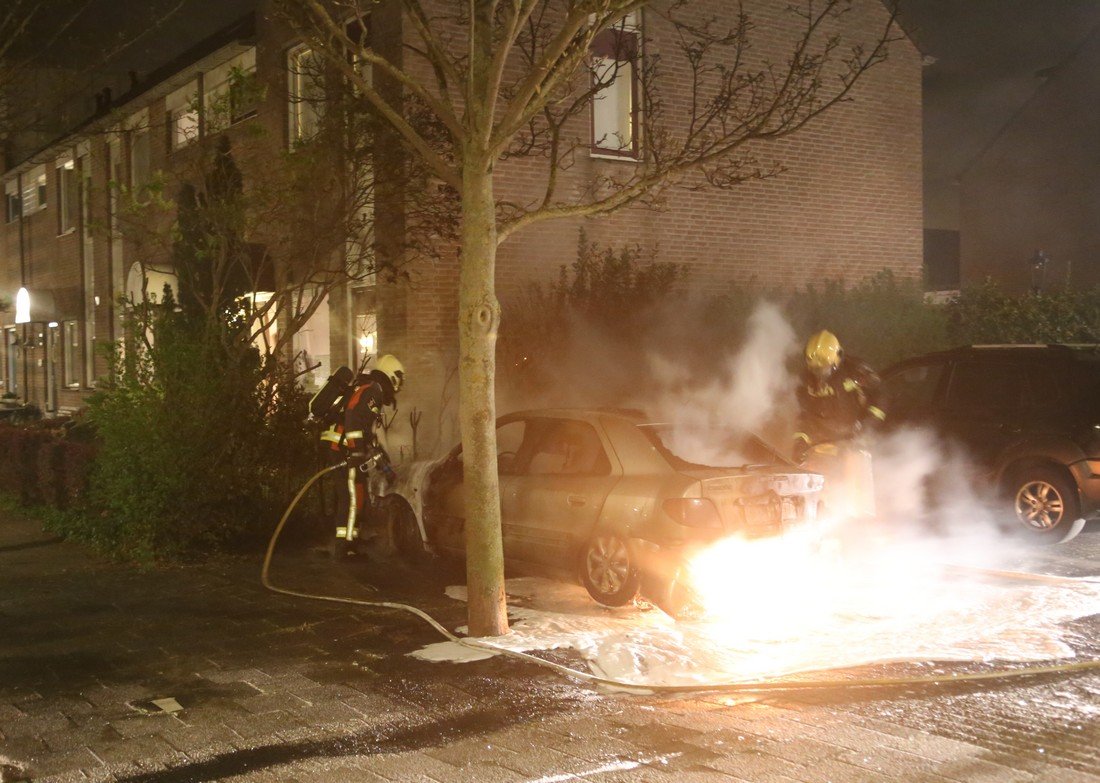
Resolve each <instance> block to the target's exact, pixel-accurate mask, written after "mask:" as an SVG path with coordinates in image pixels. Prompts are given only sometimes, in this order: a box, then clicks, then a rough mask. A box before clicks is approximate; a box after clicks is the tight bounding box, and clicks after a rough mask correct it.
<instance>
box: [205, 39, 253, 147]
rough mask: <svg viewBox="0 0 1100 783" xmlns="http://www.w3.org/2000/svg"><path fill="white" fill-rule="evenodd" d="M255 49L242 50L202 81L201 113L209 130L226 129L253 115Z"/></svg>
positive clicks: (214, 69) (210, 72) (212, 70)
mask: <svg viewBox="0 0 1100 783" xmlns="http://www.w3.org/2000/svg"><path fill="white" fill-rule="evenodd" d="M255 74H256V49H255V47H252V48H250V49H247V50H245V51H244V52H242V53H241V54H239V55H237V56H236V57H234V58H233V59H231V60H227V61H226V62H224V63H222V64H221V65H219V66H217V67H216V68H212V69H211V70H210V71H208V72H207V73H206V75H205V76H204V77H203V82H204V87H203V90H204V94H203V110H204V111H205V113H206V114H205V120H206V124H207V126H208V127H209V128H211V129H221V128H227V127H229V126H230V125H232V124H233V123H235V122H240V121H241V120H244V119H247V118H248V117H252V116H253V115H255V114H256V106H257V103H258V99H259V91H258V90H257V88H256V78H255Z"/></svg>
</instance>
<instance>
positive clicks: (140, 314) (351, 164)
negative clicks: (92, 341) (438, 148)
mask: <svg viewBox="0 0 1100 783" xmlns="http://www.w3.org/2000/svg"><path fill="white" fill-rule="evenodd" d="M307 76H308V77H309V78H311V79H313V80H316V81H317V82H318V83H321V82H328V83H329V86H330V87H332V86H333V85H332V84H331V83H332V82H333V81H335V80H338V79H340V78H342V77H341V76H340V75H339V74H333V73H331V72H329V71H328V69H325V68H323V67H319V66H318V67H314V68H313V69H312V71H311V72H309V73H308V74H307ZM343 96H344V94H343V93H342V92H341V91H340V90H339V89H335V88H334V89H330V90H329V91H328V92H327V94H326V95H325V96H322V95H320V94H318V95H317V96H316V97H314V98H303V99H302V100H303V101H306V100H308V101H310V103H311V105H310V107H309V111H310V112H312V113H313V116H315V117H316V126H315V127H314V128H313V129H312V132H311V134H310V136H309V138H307V139H304V140H302V141H301V142H300V143H298V144H296V145H295V148H294V149H293V150H290V151H287V150H282V149H279V147H280V146H281V145H280V144H279V142H278V141H274V142H273V141H272V140H271V139H270V138H268V137H267V135H266V134H265V133H264V132H263V131H262V129H261V128H260V127H259V126H252V127H251V128H244V127H236V128H234V127H230V126H232V125H233V124H234V123H233V121H232V117H233V114H234V111H235V109H234V107H235V106H239V105H241V104H244V105H253V104H256V103H258V102H260V101H261V100H262V98H263V95H262V88H261V86H260V85H259V84H258V83H257V82H256V79H255V76H254V75H253V74H250V73H244V72H237V73H234V74H233V75H232V77H231V80H230V86H229V89H228V91H227V92H226V93H225V94H224V95H221V96H220V97H218V98H216V99H214V100H213V101H211V102H208V103H207V104H206V105H205V106H203V117H204V132H203V133H202V134H199V133H198V131H197V127H196V129H195V130H194V131H192V136H193V138H191V139H189V140H188V144H187V148H186V149H184V150H183V151H182V154H176V155H173V156H172V157H171V160H170V161H169V162H168V165H167V166H166V167H165V168H164V169H162V170H160V171H158V172H157V173H156V175H155V176H154V177H153V178H151V180H150V181H149V182H147V183H143V184H139V183H134V184H133V185H131V186H125V185H124V184H122V183H112V187H114V188H115V189H116V190H117V191H119V197H120V198H119V199H118V201H119V204H120V210H119V220H118V226H117V230H118V231H119V233H121V234H122V236H123V237H124V239H125V240H126V241H127V242H128V243H129V245H130V247H131V251H132V257H134V258H136V259H137V261H136V263H138V264H140V265H141V266H142V267H143V270H142V271H143V281H145V287H146V288H147V281H148V280H149V279H150V278H152V279H157V276H156V275H155V274H151V273H153V272H156V271H163V270H171V271H172V272H173V273H174V274H175V277H176V279H177V284H176V286H175V291H174V292H173V295H174V297H175V298H176V301H177V303H178V305H179V306H180V307H181V308H182V309H183V311H184V312H185V313H188V314H190V315H191V316H193V317H194V320H195V321H196V322H198V323H203V324H220V325H223V326H224V325H230V326H231V327H232V328H230V329H223V330H222V333H221V336H222V339H223V340H224V341H225V347H226V348H227V349H232V348H233V347H234V346H254V347H256V348H258V349H259V350H260V352H261V354H262V355H263V356H264V357H265V359H276V360H285V358H286V357H287V355H288V353H289V351H290V347H291V345H292V340H293V338H294V336H295V335H296V334H297V333H298V332H299V331H300V330H301V329H302V328H303V327H304V326H305V325H306V323H307V322H308V321H309V319H310V318H311V317H312V316H313V315H314V313H316V312H317V310H318V309H319V308H320V307H322V306H323V305H324V304H325V302H326V301H327V299H328V297H329V296H330V295H331V294H333V293H334V292H336V291H338V290H342V288H343V287H344V286H347V285H354V284H356V283H362V282H364V281H366V280H368V279H371V278H373V279H378V278H381V279H382V281H383V282H385V281H387V280H391V279H395V278H398V277H400V276H402V275H403V274H404V270H403V269H402V263H401V262H402V259H403V258H404V257H405V256H406V255H408V254H419V253H420V252H421V251H423V252H429V251H428V250H427V249H423V248H420V247H417V246H411V247H403V248H402V250H403V251H405V252H403V253H396V254H392V253H391V254H388V255H387V254H382V255H380V254H379V253H378V252H377V245H378V242H377V237H376V234H375V230H374V229H375V225H376V221H375V220H374V207H375V203H376V192H377V178H376V173H375V165H374V155H373V149H374V134H375V129H374V128H373V127H372V126H371V120H370V119H369V118H367V117H364V116H363V115H362V114H351V113H349V112H347V111H345V107H344V106H343V105H342V100H343ZM197 100H198V98H197V97H196V101H197ZM193 110H194V111H195V112H196V116H197V112H198V106H197V105H196V106H195V107H194V109H193ZM150 130H152V128H149V127H139V128H130V129H129V132H132V133H134V132H137V133H143V132H149V131H150ZM405 173H406V175H407V176H408V177H410V178H414V179H410V180H407V181H405V182H404V183H403V184H404V185H405V187H404V188H402V192H403V193H404V194H406V195H407V198H406V200H405V202H404V204H403V205H402V206H403V208H404V209H403V212H404V214H405V215H406V218H407V222H408V224H410V225H411V226H412V231H411V236H413V237H423V236H428V235H432V236H446V235H447V234H448V233H453V224H454V216H453V209H451V208H450V205H449V204H448V199H447V198H446V197H445V196H443V195H440V194H438V193H436V192H435V191H432V190H430V189H426V188H424V187H421V186H419V185H421V184H422V183H421V182H420V180H423V179H424V175H423V173H422V172H420V171H419V170H418V169H417V167H415V166H413V167H409V168H408V169H407V170H406V172H405ZM415 178H419V180H418V179H415ZM261 292H262V293H263V296H260V295H259V293H261ZM135 294H136V295H135ZM160 295H161V292H160V291H156V290H152V291H150V290H142V291H141V292H140V294H138V293H137V292H133V294H132V295H131V296H130V298H129V301H128V302H126V304H127V306H128V309H129V312H130V313H131V316H132V317H133V318H134V319H135V321H134V325H135V327H136V328H135V329H133V330H131V331H132V333H133V335H134V336H135V337H136V338H137V339H142V338H143V337H146V336H147V335H148V334H149V329H148V328H147V327H148V325H149V322H150V321H151V319H152V318H153V317H154V316H155V307H153V308H149V307H146V306H145V305H146V304H147V303H151V304H153V305H155V304H156V302H157V299H158V297H159V296H160Z"/></svg>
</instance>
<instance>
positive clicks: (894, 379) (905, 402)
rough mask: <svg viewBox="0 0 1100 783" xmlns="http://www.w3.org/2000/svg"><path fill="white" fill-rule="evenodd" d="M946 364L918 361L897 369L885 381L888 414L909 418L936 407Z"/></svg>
mask: <svg viewBox="0 0 1100 783" xmlns="http://www.w3.org/2000/svg"><path fill="white" fill-rule="evenodd" d="M943 370H944V364H943V363H939V362H937V363H935V364H918V365H914V366H912V367H906V368H905V369H903V370H901V371H900V372H896V373H894V374H893V375H891V376H889V377H888V378H886V379H885V380H883V382H882V391H883V397H884V404H885V408H886V413H887V415H888V416H890V417H891V418H895V417H896V418H898V419H902V420H904V419H907V418H909V417H910V416H915V415H918V414H921V413H927V412H928V411H930V410H931V408H932V403H933V402H934V401H935V398H936V391H937V390H938V389H939V385H940V380H941V379H942V378H943Z"/></svg>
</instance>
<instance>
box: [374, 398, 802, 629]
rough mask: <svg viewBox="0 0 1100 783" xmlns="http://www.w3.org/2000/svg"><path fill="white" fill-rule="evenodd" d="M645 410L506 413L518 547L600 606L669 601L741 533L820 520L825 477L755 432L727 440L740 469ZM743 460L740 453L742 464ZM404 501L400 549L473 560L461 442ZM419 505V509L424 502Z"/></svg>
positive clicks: (397, 522)
mask: <svg viewBox="0 0 1100 783" xmlns="http://www.w3.org/2000/svg"><path fill="white" fill-rule="evenodd" d="M667 434H668V432H667V429H666V428H665V427H663V426H662V425H659V424H654V423H652V422H649V421H647V419H646V417H645V416H644V415H643V414H641V413H640V412H634V411H621V410H614V411H612V410H535V411H525V412H520V413H513V414H511V415H508V416H504V417H502V418H501V419H499V420H498V422H497V449H498V453H497V463H498V467H499V471H500V498H501V518H502V525H503V530H502V533H503V542H504V556H505V559H506V561H507V562H508V563H509V564H510V565H511V566H512V567H517V566H518V567H520V568H523V567H535V568H537V569H539V570H547V571H556V572H564V573H566V574H568V575H569V576H570V578H579V580H580V582H581V584H583V585H584V587H585V588H586V589H587V590H588V593H589V594H590V595H591V596H592V598H594V599H595V600H596V601H597V602H599V603H601V604H603V605H605V606H622V605H624V604H627V603H629V602H630V601H632V600H633V599H634V597H635V596H636V595H638V594H639V592H640V593H641V594H643V595H644V596H646V597H647V598H649V599H650V600H652V601H653V602H654V603H656V604H657V605H659V606H661V607H663V608H666V609H668V608H669V607H670V606H675V605H676V604H677V599H676V596H675V595H674V593H675V590H676V584H677V577H678V575H679V573H680V569H681V568H682V566H683V565H684V564H685V563H686V562H687V560H688V559H689V558H690V557H691V556H693V554H694V553H696V552H698V551H700V550H702V549H704V548H706V547H707V546H709V545H711V544H713V543H715V542H717V541H719V540H721V539H724V538H728V537H731V536H741V537H745V538H759V537H768V536H775V535H777V534H779V533H782V532H784V531H785V530H787V529H790V528H793V527H802V526H805V525H813V524H815V522H816V520H817V518H818V514H819V510H820V509H819V507H820V496H821V490H822V486H823V479H822V477H821V476H820V475H818V474H816V473H810V472H808V471H804V470H801V469H800V468H798V467H795V466H793V465H792V464H791V463H790V462H788V461H787V460H786V459H784V458H783V457H782V456H780V455H779V454H778V453H776V452H775V451H774V450H772V449H771V448H770V447H768V446H767V445H766V444H765V443H764V442H763V441H762V440H760V439H759V438H757V437H755V436H753V435H732V434H730V435H727V436H726V437H725V438H724V441H725V442H723V443H722V446H723V453H728V454H731V455H735V456H736V458H737V459H736V461H737V462H738V463H739V464H736V465H735V466H732V467H715V466H708V465H698V464H693V463H691V462H688V461H686V460H684V459H682V458H680V457H679V456H677V455H676V454H674V453H673V451H672V450H671V449H670V448H669V446H668V445H667V443H666V435H667ZM730 461H731V462H733V461H734V460H732V459H731V460H730ZM419 483H420V485H421V486H419V487H415V486H414V487H412V488H411V490H409V492H406V493H405V495H406V497H407V499H408V501H409V502H408V503H399V504H396V505H397V506H398V508H396V511H395V513H394V516H393V518H392V522H391V524H393V525H394V540H395V543H396V545H397V548H398V551H399V552H401V553H403V554H405V555H409V556H413V557H415V556H418V555H419V554H422V553H423V552H424V551H426V550H427V551H431V552H434V553H437V554H440V555H448V554H450V555H459V554H461V553H462V551H463V547H464V541H465V538H464V537H465V524H464V522H465V520H464V487H463V464H462V449H461V446H458V447H455V448H454V449H453V450H452V451H451V452H450V454H448V456H447V457H445V458H444V459H442V460H440V461H439V462H437V463H434V465H433V466H432V467H431V468H430V469H429V470H427V471H426V473H425V475H424V476H423V480H422V481H421V482H419ZM414 509H417V510H414Z"/></svg>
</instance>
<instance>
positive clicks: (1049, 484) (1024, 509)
mask: <svg viewBox="0 0 1100 783" xmlns="http://www.w3.org/2000/svg"><path fill="white" fill-rule="evenodd" d="M1009 492H1010V493H1011V498H1012V507H1013V511H1014V512H1015V514H1016V519H1017V520H1019V521H1020V522H1021V523H1023V524H1024V525H1025V526H1026V527H1027V529H1028V530H1030V531H1031V532H1033V533H1039V534H1047V533H1053V532H1054V531H1062V530H1065V529H1066V528H1069V527H1070V526H1072V525H1073V523H1074V522H1075V521H1076V520H1077V518H1078V517H1080V516H1081V504H1080V501H1079V500H1078V497H1077V487H1076V486H1075V485H1074V483H1073V481H1072V480H1070V479H1069V478H1068V477H1066V476H1065V475H1063V474H1062V472H1061V471H1059V470H1057V469H1055V468H1050V467H1047V466H1043V465H1037V466H1035V467H1031V468H1023V469H1020V470H1017V471H1015V472H1014V473H1013V478H1012V481H1011V483H1010V484H1009Z"/></svg>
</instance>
